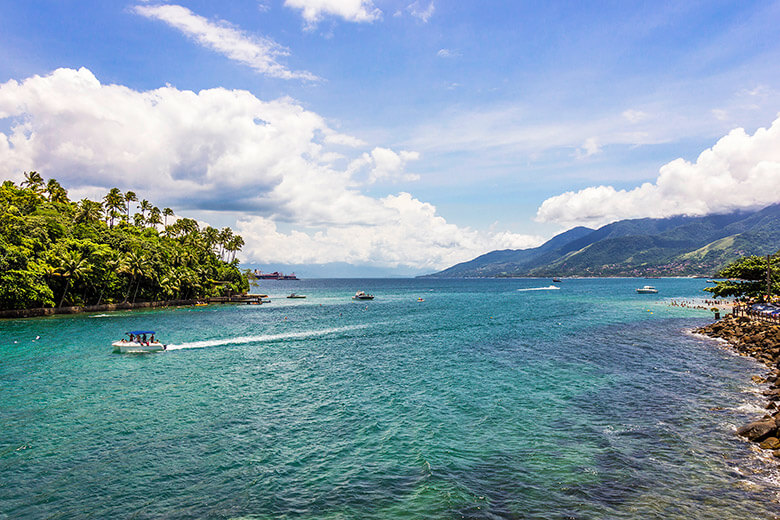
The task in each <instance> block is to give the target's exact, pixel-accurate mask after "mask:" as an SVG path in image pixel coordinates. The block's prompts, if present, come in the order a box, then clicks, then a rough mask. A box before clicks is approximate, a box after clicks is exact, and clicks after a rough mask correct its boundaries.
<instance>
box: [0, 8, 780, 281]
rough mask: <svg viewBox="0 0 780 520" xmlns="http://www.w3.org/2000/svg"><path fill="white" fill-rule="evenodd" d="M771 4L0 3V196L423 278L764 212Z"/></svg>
mask: <svg viewBox="0 0 780 520" xmlns="http://www.w3.org/2000/svg"><path fill="white" fill-rule="evenodd" d="M777 27H780V1H768V0H764V1H749V0H746V1H742V2H733V1H728V2H727V1H717V0H708V1H687V2H679V1H674V2H664V1H660V0H659V1H655V2H625V1H614V2H606V1H603V2H600V1H594V2H573V1H572V2H560V1H559V2H556V1H551V2H530V1H522V0H506V1H504V0H494V1H492V2H477V1H471V0H461V1H457V2H455V1H444V0H417V1H410V0H403V1H396V0H387V1H382V0H373V1H370V0H233V1H231V2H213V1H206V0H201V1H179V2H171V3H166V2H156V1H144V0H136V1H128V2H124V1H113V0H112V1H90V0H78V1H76V0H51V1H45V0H41V1H36V0H31V1H29V2H18V1H11V0H0V57H2V59H0V176H1V177H2V179H3V180H8V179H10V180H12V181H14V182H21V181H22V180H23V178H24V175H23V174H24V172H26V171H31V170H35V171H38V172H39V173H41V175H42V176H43V177H44V178H47V179H48V178H56V179H57V180H58V181H60V183H61V184H62V185H63V186H65V187H66V188H67V189H68V191H69V195H70V197H71V199H73V200H78V199H80V198H82V197H89V198H93V199H99V198H101V197H102V196H103V195H105V193H106V192H107V191H108V189H110V188H111V187H119V188H120V189H122V190H123V191H127V190H132V191H135V192H136V193H137V194H138V195H139V198H144V199H148V200H150V201H151V202H153V203H154V204H155V205H157V206H159V207H161V208H162V207H171V208H172V209H174V211H175V212H176V214H177V215H180V216H186V217H190V218H196V219H197V220H198V221H199V222H201V223H203V224H204V225H205V224H209V225H212V226H215V227H224V226H230V227H231V228H233V229H234V230H235V231H236V232H238V233H239V234H241V235H242V236H243V238H244V240H245V242H246V245H245V246H244V248H243V250H242V252H241V253H240V255H239V257H240V259H241V261H242V262H243V263H244V264H246V265H257V266H260V267H263V268H265V269H266V270H274V268H275V267H278V266H299V267H301V268H302V270H300V271H299V274H305V273H306V266H309V267H311V269H312V272H314V271H315V266H320V267H322V266H327V265H331V266H338V267H337V268H334V269H332V270H331V271H329V272H330V273H331V274H336V275H345V276H347V275H350V274H354V273H356V272H359V271H360V269H363V272H366V270H370V272H372V273H378V274H380V275H414V274H421V273H429V272H434V271H437V270H440V269H443V268H446V267H448V266H450V265H453V264H455V263H458V262H461V261H465V260H469V259H471V258H474V257H475V256H478V255H480V254H483V253H486V252H488V251H491V250H496V249H508V248H511V249H520V248H527V247H534V246H537V245H539V244H541V243H542V242H544V241H545V240H547V239H549V238H551V237H552V236H554V235H555V234H557V233H560V232H562V231H564V230H566V229H569V228H571V227H573V226H577V225H584V226H588V227H593V228H596V227H599V226H601V225H604V224H607V223H609V222H612V221H615V220H620V219H625V218H642V217H667V216H672V215H681V214H686V215H705V214H711V213H724V212H729V211H734V210H747V209H757V208H760V207H763V206H766V205H769V204H772V203H775V202H780V67H778V66H777V64H778V63H780V38H779V37H778V36H780V34H779V33H778V29H777Z"/></svg>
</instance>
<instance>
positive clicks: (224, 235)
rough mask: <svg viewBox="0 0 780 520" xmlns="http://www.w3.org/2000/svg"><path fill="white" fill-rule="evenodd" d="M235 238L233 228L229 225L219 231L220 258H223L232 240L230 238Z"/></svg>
mask: <svg viewBox="0 0 780 520" xmlns="http://www.w3.org/2000/svg"><path fill="white" fill-rule="evenodd" d="M232 238H233V230H232V229H230V228H229V227H224V228H222V230H221V231H220V232H219V237H218V243H219V246H220V247H219V258H220V259H221V258H222V255H223V254H224V252H225V249H226V248H227V245H228V243H229V242H230V239H232Z"/></svg>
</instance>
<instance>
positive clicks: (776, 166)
mask: <svg viewBox="0 0 780 520" xmlns="http://www.w3.org/2000/svg"><path fill="white" fill-rule="evenodd" d="M776 202H780V117H778V119H776V120H775V121H774V123H773V124H772V126H770V127H769V128H768V129H767V128H760V129H759V130H757V131H756V133H755V134H753V135H752V136H751V135H749V134H747V133H746V132H745V131H744V130H743V129H741V128H737V129H735V130H732V131H731V132H729V134H728V135H726V136H725V137H723V138H721V139H720V140H719V141H718V142H717V143H716V144H715V145H714V146H713V147H712V148H709V149H707V150H705V151H704V152H702V153H701V154H700V155H699V157H698V159H697V160H696V162H695V163H691V162H688V161H686V160H683V159H676V160H674V161H671V162H669V163H667V164H665V165H664V166H662V167H661V169H660V172H659V176H658V178H657V179H656V181H655V182H654V183H649V182H647V183H644V184H642V185H641V186H639V187H637V188H634V189H632V190H616V189H615V188H613V187H612V186H595V187H590V188H586V189H584V190H580V191H577V192H566V193H563V194H561V195H557V196H555V197H551V198H549V199H547V200H545V201H544V202H543V203H542V205H541V206H540V207H539V210H538V212H537V220H538V221H541V222H557V223H559V224H562V225H565V226H573V225H578V224H582V225H591V226H599V225H603V224H607V223H609V222H613V221H616V220H620V219H626V218H641V217H669V216H672V215H707V214H713V213H726V212H729V211H734V210H738V209H755V208H760V207H763V206H767V205H769V204H773V203H776Z"/></svg>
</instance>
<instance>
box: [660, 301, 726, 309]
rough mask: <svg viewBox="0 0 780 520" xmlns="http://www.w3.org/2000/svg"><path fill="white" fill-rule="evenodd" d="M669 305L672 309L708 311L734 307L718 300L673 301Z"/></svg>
mask: <svg viewBox="0 0 780 520" xmlns="http://www.w3.org/2000/svg"><path fill="white" fill-rule="evenodd" d="M669 305H671V306H672V307H685V308H687V309H702V310H708V309H711V308H712V307H729V306H731V305H733V304H732V303H731V302H728V301H725V300H724V301H716V300H680V301H677V300H671V301H670V302H669Z"/></svg>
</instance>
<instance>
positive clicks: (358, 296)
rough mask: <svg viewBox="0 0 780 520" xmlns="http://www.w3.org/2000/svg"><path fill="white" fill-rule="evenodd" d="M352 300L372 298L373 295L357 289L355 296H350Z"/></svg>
mask: <svg viewBox="0 0 780 520" xmlns="http://www.w3.org/2000/svg"><path fill="white" fill-rule="evenodd" d="M352 299H353V300H373V299H374V296H373V295H371V294H367V293H366V292H364V291H358V292H356V293H355V296H353V297H352Z"/></svg>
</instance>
